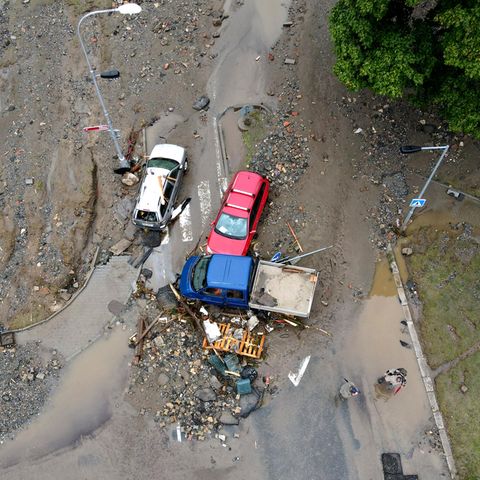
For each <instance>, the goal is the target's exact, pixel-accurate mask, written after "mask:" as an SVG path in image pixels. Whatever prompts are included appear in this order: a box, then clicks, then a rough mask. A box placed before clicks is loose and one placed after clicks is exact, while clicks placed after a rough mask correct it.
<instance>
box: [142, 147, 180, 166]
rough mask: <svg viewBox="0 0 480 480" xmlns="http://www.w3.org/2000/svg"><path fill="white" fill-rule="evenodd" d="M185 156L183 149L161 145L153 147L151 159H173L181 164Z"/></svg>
mask: <svg viewBox="0 0 480 480" xmlns="http://www.w3.org/2000/svg"><path fill="white" fill-rule="evenodd" d="M184 155H185V149H184V148H183V147H179V146H178V145H172V144H170V143H160V144H158V145H155V146H154V147H153V149H152V152H151V153H150V158H171V159H172V160H176V161H177V162H179V163H180V162H181V161H182V159H183V157H184Z"/></svg>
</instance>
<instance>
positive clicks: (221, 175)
mask: <svg viewBox="0 0 480 480" xmlns="http://www.w3.org/2000/svg"><path fill="white" fill-rule="evenodd" d="M212 127H213V138H214V139H215V157H216V161H215V168H216V170H217V179H218V187H219V189H220V197H223V194H224V192H225V190H226V189H227V187H228V181H227V178H226V177H225V175H226V174H227V173H226V172H223V160H222V159H223V154H222V149H221V146H220V139H219V135H220V133H219V128H220V127H219V125H218V121H217V117H213V121H212Z"/></svg>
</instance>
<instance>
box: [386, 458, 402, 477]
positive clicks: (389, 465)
mask: <svg viewBox="0 0 480 480" xmlns="http://www.w3.org/2000/svg"><path fill="white" fill-rule="evenodd" d="M382 466H383V473H385V474H390V475H395V474H397V475H398V474H400V475H403V469H402V460H401V459H400V454H399V453H382ZM386 478H387V477H386V476H385V479H386Z"/></svg>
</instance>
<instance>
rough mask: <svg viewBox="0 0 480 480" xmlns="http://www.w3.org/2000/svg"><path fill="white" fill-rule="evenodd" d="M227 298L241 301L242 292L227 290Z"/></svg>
mask: <svg viewBox="0 0 480 480" xmlns="http://www.w3.org/2000/svg"><path fill="white" fill-rule="evenodd" d="M227 298H238V299H240V300H243V292H242V291H241V290H227Z"/></svg>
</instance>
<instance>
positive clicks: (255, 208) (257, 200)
mask: <svg viewBox="0 0 480 480" xmlns="http://www.w3.org/2000/svg"><path fill="white" fill-rule="evenodd" d="M264 192H265V182H263V183H262V186H261V188H260V190H259V192H258V193H257V196H256V197H255V202H254V203H253V207H252V211H251V212H250V228H252V226H253V225H252V224H253V222H254V221H255V218H256V217H257V212H258V209H259V207H260V202H261V201H262V198H263V193H264Z"/></svg>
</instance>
